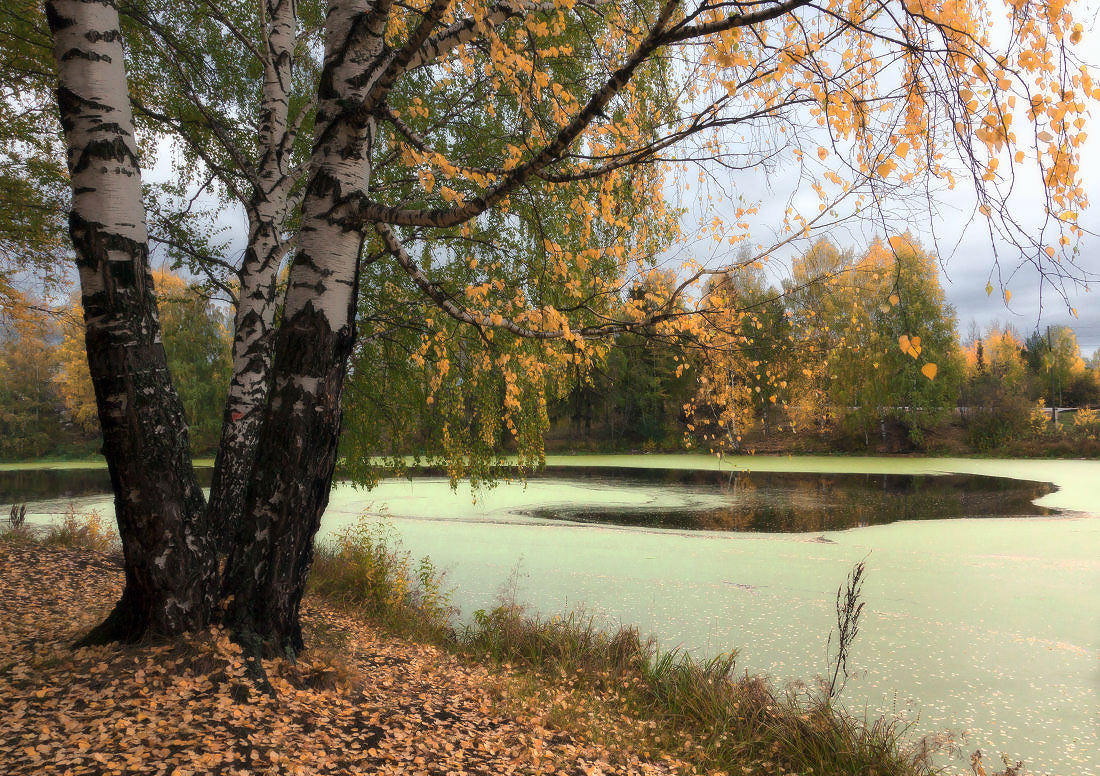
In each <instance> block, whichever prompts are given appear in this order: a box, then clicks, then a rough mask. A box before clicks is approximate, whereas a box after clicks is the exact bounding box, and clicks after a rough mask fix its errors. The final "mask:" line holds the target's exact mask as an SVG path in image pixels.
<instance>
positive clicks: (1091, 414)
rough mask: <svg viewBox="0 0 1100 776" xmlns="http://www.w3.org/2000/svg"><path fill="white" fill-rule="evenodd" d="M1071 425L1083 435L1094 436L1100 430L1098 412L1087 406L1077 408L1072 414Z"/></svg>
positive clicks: (1099, 414)
mask: <svg viewBox="0 0 1100 776" xmlns="http://www.w3.org/2000/svg"><path fill="white" fill-rule="evenodd" d="M1073 427H1074V429H1075V430H1076V431H1077V432H1078V433H1081V434H1084V435H1085V436H1095V435H1096V433H1097V432H1100V412H1097V411H1096V410H1094V409H1092V408H1089V407H1086V408H1084V409H1079V410H1077V412H1076V413H1075V414H1074V416H1073Z"/></svg>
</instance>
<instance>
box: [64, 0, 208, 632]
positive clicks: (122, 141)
mask: <svg viewBox="0 0 1100 776" xmlns="http://www.w3.org/2000/svg"><path fill="white" fill-rule="evenodd" d="M46 15H47V19H48V21H49V25H50V30H51V31H52V33H53V37H54V52H55V55H56V59H57V66H58V82H59V83H58V90H57V99H58V106H59V108H60V111H61V122H62V126H63V128H64V131H65V143H66V147H67V153H68V166H69V172H70V174H71V176H72V187H73V200H72V211H71V213H70V217H69V231H70V234H71V235H72V239H73V244H74V247H75V249H76V257H77V259H76V260H77V266H78V269H79V275H80V286H81V297H82V302H83V306H84V320H85V339H86V343H87V351H88V363H89V368H90V371H91V377H92V382H93V384H94V386H95V394H96V405H97V408H98V411H99V421H100V426H101V428H102V431H103V441H104V454H105V456H106V458H107V465H108V468H109V471H110V474H111V481H112V485H113V487H114V493H115V513H116V516H117V519H118V528H119V534H120V536H121V538H122V543H123V551H124V554H125V567H126V588H125V590H124V592H123V595H122V599H121V600H120V601H119V603H118V605H117V606H116V608H115V610H114V611H113V612H112V613H111V615H110V617H108V619H107V621H106V622H104V623H103V624H102V625H100V626H99V627H98V628H97V629H96V630H94V631H93V632H92V634H90V636H89V639H90V640H92V641H101V640H114V639H124V640H132V639H136V638H139V637H141V636H142V635H144V634H146V633H150V632H152V633H157V634H162V635H172V634H177V633H180V632H183V631H185V630H189V629H193V628H197V627H202V626H204V625H205V624H206V622H207V621H208V618H209V614H210V611H211V609H212V604H213V597H212V594H213V591H214V589H215V583H216V566H215V562H214V555H213V553H212V552H211V542H210V538H209V532H208V531H207V530H206V522H205V519H204V509H203V506H204V505H203V498H202V492H201V491H200V490H199V487H198V483H197V482H196V480H195V474H194V470H193V469H192V466H191V451H190V446H189V444H188V434H187V424H186V422H185V420H184V415H183V408H182V405H181V404H180V400H179V396H178V395H177V394H176V391H175V388H174V387H173V385H172V381H171V377H170V375H169V374H168V366H167V360H166V358H165V354H164V348H163V346H162V344H161V337H160V324H159V321H158V317H157V308H156V301H155V296H154V293H153V291H154V289H153V280H152V275H151V274H150V272H149V261H148V259H149V251H148V243H147V235H146V229H145V211H144V208H143V206H142V201H141V175H140V169H139V166H138V158H137V147H136V144H135V142H134V126H133V118H132V115H131V112H130V104H129V96H128V93H127V82H126V73H125V70H124V68H123V49H122V36H121V32H120V29H119V19H118V10H117V8H116V7H115V5H114V3H113V2H110V0H47V3H46Z"/></svg>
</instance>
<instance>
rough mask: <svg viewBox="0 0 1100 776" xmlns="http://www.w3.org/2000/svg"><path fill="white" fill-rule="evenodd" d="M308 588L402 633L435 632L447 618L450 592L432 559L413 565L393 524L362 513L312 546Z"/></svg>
mask: <svg viewBox="0 0 1100 776" xmlns="http://www.w3.org/2000/svg"><path fill="white" fill-rule="evenodd" d="M309 589H310V592H312V593H313V594H315V595H318V596H320V597H322V598H326V599H328V600H330V601H333V602H335V603H338V604H340V605H343V606H348V607H351V608H354V609H357V610H359V611H361V612H362V613H363V614H365V615H367V616H368V617H371V618H373V619H375V620H378V621H380V622H382V623H383V624H385V625H387V626H389V627H392V628H395V629H396V630H398V631H400V632H403V633H417V634H419V635H438V633H439V632H441V631H443V630H445V629H447V628H448V627H449V621H450V619H451V612H452V609H451V606H450V594H449V591H447V590H446V588H445V587H444V582H443V575H442V574H440V573H439V571H438V570H437V569H436V568H435V566H433V565H432V562H431V560H430V559H429V558H426V557H425V558H421V559H420V561H419V562H417V563H415V564H414V563H413V561H412V557H411V555H410V553H408V552H403V551H401V549H400V542H399V539H398V537H397V532H396V530H395V529H394V528H393V526H391V525H390V524H388V523H385V522H383V521H377V520H376V521H373V522H372V521H370V520H369V519H368V516H367V515H366V514H365V513H364V514H363V515H362V516H360V518H359V520H358V521H357V522H356V523H355V524H354V525H352V526H349V527H348V528H346V529H344V530H343V531H342V532H341V533H339V534H338V535H337V536H336V537H335V538H334V539H333V540H331V541H328V542H319V543H318V544H317V546H316V548H315V550H314V559H313V567H312V569H311V572H310V577H309Z"/></svg>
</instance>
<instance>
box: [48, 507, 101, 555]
mask: <svg viewBox="0 0 1100 776" xmlns="http://www.w3.org/2000/svg"><path fill="white" fill-rule="evenodd" d="M42 543H43V544H45V545H48V546H52V547H80V548H84V549H87V550H94V551H96V552H103V553H114V552H118V551H119V550H120V548H121V545H120V544H119V539H118V534H116V533H115V532H114V531H113V530H112V529H111V527H110V525H109V524H108V523H107V521H106V520H104V519H103V517H102V516H101V515H100V514H99V513H98V512H95V511H92V512H89V513H87V514H83V515H81V514H78V513H77V511H76V506H75V505H74V504H69V507H68V509H67V510H66V511H65V516H64V517H62V518H61V521H60V522H58V523H54V524H53V525H50V526H49V527H48V528H47V529H46V532H45V534H44V535H43V537H42Z"/></svg>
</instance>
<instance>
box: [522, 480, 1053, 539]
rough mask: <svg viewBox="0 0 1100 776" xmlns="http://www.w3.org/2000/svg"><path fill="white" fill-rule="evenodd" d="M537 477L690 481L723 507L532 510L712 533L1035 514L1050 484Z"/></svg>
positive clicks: (674, 483) (813, 529)
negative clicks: (714, 495) (716, 496)
mask: <svg viewBox="0 0 1100 776" xmlns="http://www.w3.org/2000/svg"><path fill="white" fill-rule="evenodd" d="M536 477H554V478H562V479H573V480H590V481H598V482H603V483H608V484H615V485H626V484H629V483H635V484H641V483H645V484H647V485H654V484H660V485H667V486H669V487H690V488H691V489H692V490H693V491H696V492H717V493H721V494H722V495H723V496H724V498H725V500H726V501H727V503H726V504H724V505H723V506H721V507H717V508H715V507H713V506H709V507H707V508H699V509H692V508H683V509H675V510H669V509H645V508H640V509H622V508H618V507H616V508H614V509H603V508H600V506H599V505H598V504H593V505H591V506H578V507H575V508H574V507H572V506H569V507H554V508H552V509H550V508H547V509H534V510H528V511H527V514H529V515H531V516H532V517H539V518H543V519H555V518H556V519H562V520H571V521H578V522H591V523H608V524H613V525H631V526H639V527H648V528H674V529H680V530H685V529H686V530H704V531H751V532H764V533H768V532H771V533H774V532H787V533H803V532H821V531H838V530H844V529H848V528H860V527H863V526H870V525H884V524H886V523H894V522H897V521H899V520H944V519H951V518H961V517H1029V516H1035V515H1050V514H1056V513H1057V512H1056V510H1051V509H1047V508H1044V507H1039V506H1036V505H1035V504H1034V503H1032V502H1033V501H1034V500H1035V499H1037V498H1040V497H1042V496H1045V495H1046V494H1048V493H1052V492H1053V491H1054V490H1055V488H1054V486H1053V485H1051V484H1050V483H1045V482H1031V481H1028V480H1015V479H1009V478H1007V477H986V476H981V475H972V474H942V475H928V474H818V473H800V472H732V473H731V472H713V471H690V470H681V469H627V468H625V467H622V468H620V467H586V468H582V469H581V470H580V471H578V470H577V469H576V468H574V467H551V469H550V470H549V471H548V472H546V473H540V474H539V475H536Z"/></svg>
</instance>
